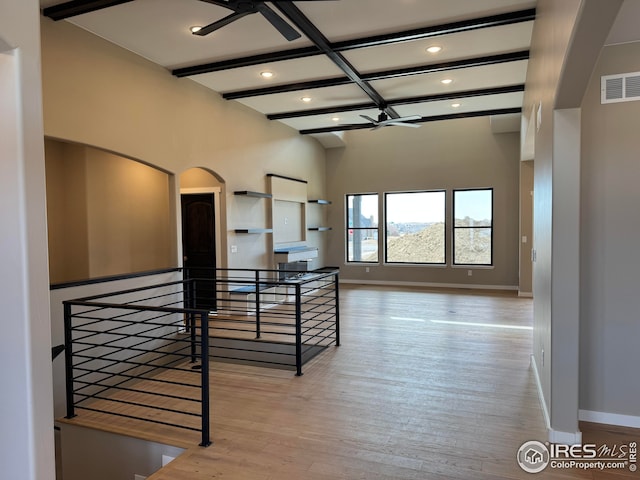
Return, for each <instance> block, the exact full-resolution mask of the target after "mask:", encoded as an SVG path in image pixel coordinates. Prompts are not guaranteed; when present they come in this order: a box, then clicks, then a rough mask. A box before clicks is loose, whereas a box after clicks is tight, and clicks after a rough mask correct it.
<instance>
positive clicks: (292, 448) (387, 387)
mask: <svg viewBox="0 0 640 480" xmlns="http://www.w3.org/2000/svg"><path fill="white" fill-rule="evenodd" d="M531 316H532V303H531V300H530V299H523V298H517V297H516V296H515V295H514V294H511V293H509V294H507V293H494V294H487V293H486V292H484V293H474V292H472V291H426V290H418V289H406V290H401V291H398V290H397V289H394V290H391V289H385V288H381V287H380V288H372V287H366V288H365V287H349V288H346V287H345V288H342V289H341V327H342V331H341V339H342V346H340V347H337V348H336V347H330V348H329V349H328V350H327V351H326V352H324V353H322V354H321V355H319V356H318V357H316V358H315V359H314V360H313V361H311V362H310V363H309V364H308V365H307V366H305V370H304V372H305V373H304V375H303V376H302V377H295V376H294V375H293V374H292V372H290V371H281V370H274V369H266V368H258V367H250V366H241V365H231V364H221V363H215V362H213V363H211V375H210V378H211V391H212V402H213V406H212V408H213V411H212V416H213V420H212V424H211V427H212V439H213V441H214V445H212V446H210V447H208V448H202V447H197V446H195V445H196V444H197V443H198V441H199V438H198V435H197V434H187V436H180V434H178V433H175V432H173V433H172V432H169V433H168V432H162V431H161V432H153V427H148V426H142V427H137V426H136V425H135V424H131V423H128V424H127V425H126V428H128V429H130V430H135V432H134V433H133V434H135V435H136V436H140V435H142V436H149V437H150V438H151V439H155V438H154V437H155V436H157V435H160V436H164V437H165V443H166V442H167V440H166V439H167V438H170V439H171V441H172V443H173V444H175V445H179V446H184V445H193V446H192V447H190V448H189V449H188V450H187V451H186V452H185V453H184V454H183V455H182V456H180V457H178V458H177V459H176V460H174V461H173V462H172V463H170V464H169V465H168V466H166V467H165V468H163V469H162V470H160V471H159V472H157V473H156V474H154V475H152V476H151V477H149V480H204V479H211V478H222V479H232V480H236V479H242V480H245V479H246V480H289V479H304V480H336V479H338V480H342V479H345V480H346V479H349V480H352V479H366V480H392V479H394V480H395V479H413V480H418V479H419V480H424V479H429V480H430V479H433V480H452V479H460V480H470V479H479V480H489V479H491V480H500V479H525V478H529V479H531V478H540V479H558V480H568V479H593V480H607V479H612V480H613V479H618V480H622V479H623V478H629V477H628V476H629V475H631V474H630V473H629V472H628V471H627V472H626V475H627V477H621V476H620V475H615V474H613V473H612V472H594V471H587V472H582V471H567V470H555V471H551V470H550V469H547V470H546V471H545V472H542V473H539V474H536V475H531V474H527V473H525V472H523V471H522V470H520V468H519V467H518V465H517V463H516V460H515V458H516V457H515V456H516V452H517V450H518V448H519V446H520V445H521V444H522V443H523V442H525V441H527V440H540V441H544V440H545V439H546V432H545V429H544V423H543V418H542V413H541V410H540V405H539V400H538V396H537V392H536V387H535V382H534V378H533V374H532V371H531V368H530V352H531V330H530V329H528V327H530V325H531ZM79 421H81V420H80V419H79V418H78V419H76V420H74V422H79ZM96 422H97V421H96ZM94 426H96V425H94ZM109 428H112V429H114V430H116V431H117V427H116V426H114V425H111V426H110V427H109ZM123 428H125V427H123ZM634 433H636V434H637V435H635V438H632V437H631V436H630V435H633V434H634ZM584 436H585V442H586V441H594V442H597V441H607V442H609V443H610V444H611V443H613V442H617V443H618V444H620V443H621V442H625V441H630V440H635V441H638V439H639V438H640V432H638V431H636V432H633V431H629V430H624V429H615V428H611V429H603V428H601V427H600V426H593V425H585V428H584ZM632 478H639V477H636V476H634V477H632Z"/></svg>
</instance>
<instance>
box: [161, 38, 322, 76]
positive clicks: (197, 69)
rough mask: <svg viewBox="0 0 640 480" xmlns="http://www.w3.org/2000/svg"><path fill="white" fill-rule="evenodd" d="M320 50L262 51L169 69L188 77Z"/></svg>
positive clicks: (175, 73) (313, 48)
mask: <svg viewBox="0 0 640 480" xmlns="http://www.w3.org/2000/svg"><path fill="white" fill-rule="evenodd" d="M320 53H321V52H320V50H318V48H317V47H315V46H313V47H303V48H294V49H291V50H283V51H281V52H273V53H262V54H260V55H251V56H248V57H240V58H231V59H229V60H222V61H220V62H212V63H204V64H202V65H194V66H192V67H182V68H176V69H173V70H172V71H171V73H172V74H173V75H175V76H176V77H189V76H191V75H200V74H201V73H212V72H220V71H223V70H232V69H234V68H242V67H251V66H253V65H261V64H263V63H271V62H281V61H284V60H294V59H296V58H304V57H310V56H312V55H319V54H320Z"/></svg>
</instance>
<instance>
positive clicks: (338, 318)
mask: <svg viewBox="0 0 640 480" xmlns="http://www.w3.org/2000/svg"><path fill="white" fill-rule="evenodd" d="M334 278H335V292H336V299H335V305H336V347H339V346H340V282H339V280H338V274H337V273H336V274H335V276H334Z"/></svg>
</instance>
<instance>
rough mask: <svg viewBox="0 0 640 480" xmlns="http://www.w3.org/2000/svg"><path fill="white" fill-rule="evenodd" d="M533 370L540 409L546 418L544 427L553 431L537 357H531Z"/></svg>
mask: <svg viewBox="0 0 640 480" xmlns="http://www.w3.org/2000/svg"><path fill="white" fill-rule="evenodd" d="M531 369H532V370H533V377H534V379H535V381H536V389H537V390H538V400H540V408H541V409H542V416H543V418H544V426H545V427H546V429H547V431H549V432H550V431H551V417H550V416H549V410H548V409H547V403H546V402H545V401H544V391H543V390H542V383H540V374H539V373H538V366H537V365H536V357H534V356H533V355H531Z"/></svg>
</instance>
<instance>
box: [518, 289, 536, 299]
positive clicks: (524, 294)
mask: <svg viewBox="0 0 640 480" xmlns="http://www.w3.org/2000/svg"><path fill="white" fill-rule="evenodd" d="M518 296H519V297H524V298H533V292H521V291H520V290H518Z"/></svg>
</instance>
